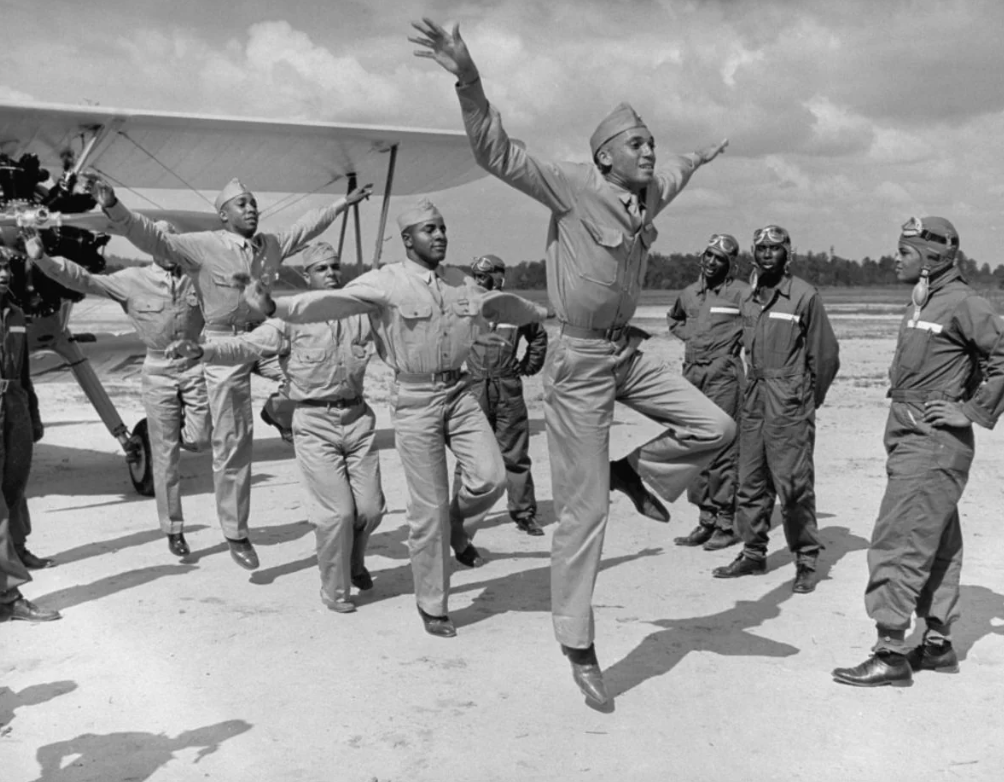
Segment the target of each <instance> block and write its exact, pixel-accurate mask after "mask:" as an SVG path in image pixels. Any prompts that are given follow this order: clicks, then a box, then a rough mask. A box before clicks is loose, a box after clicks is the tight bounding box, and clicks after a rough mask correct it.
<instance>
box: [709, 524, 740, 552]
mask: <svg viewBox="0 0 1004 782" xmlns="http://www.w3.org/2000/svg"><path fill="white" fill-rule="evenodd" d="M739 542H740V537H739V536H738V535H737V534H736V533H735V532H733V531H732V530H725V529H716V530H715V532H714V534H713V535H712V536H711V540H709V541H708V542H707V543H705V544H704V550H705V551H719V550H721V549H723V548H728V547H729V546H734V545H736V543H739Z"/></svg>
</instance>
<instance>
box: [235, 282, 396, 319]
mask: <svg viewBox="0 0 1004 782" xmlns="http://www.w3.org/2000/svg"><path fill="white" fill-rule="evenodd" d="M234 279H235V281H237V282H238V283H240V284H241V285H243V286H244V301H245V303H246V304H247V305H248V306H249V307H250V308H251V309H253V310H255V311H256V312H261V313H262V314H264V315H265V316H266V317H270V318H279V319H280V320H285V321H288V322H290V323H319V322H323V321H327V320H342V319H343V318H348V317H351V316H352V315H369V314H370V313H373V312H376V311H378V310H380V309H381V308H382V307H385V306H387V303H388V296H387V291H388V288H389V286H388V282H387V281H386V280H384V279H383V275H382V274H381V271H380V270H379V269H374V270H373V271H370V272H366V274H364V275H362V276H360V277H357V278H356V279H354V280H353V281H352V282H350V283H349V284H348V285H346V286H345V287H344V288H342V289H341V290H337V291H308V292H307V293H301V294H299V295H298V296H285V297H283V298H281V299H273V298H272V295H271V293H270V292H269V291H268V289H267V288H266V287H265V286H264V285H262V283H261V281H260V280H251V279H249V278H247V277H246V276H242V275H234Z"/></svg>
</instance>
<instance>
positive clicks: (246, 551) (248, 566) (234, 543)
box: [227, 538, 258, 570]
mask: <svg viewBox="0 0 1004 782" xmlns="http://www.w3.org/2000/svg"><path fill="white" fill-rule="evenodd" d="M227 545H228V546H230V556H231V557H233V560H234V562H236V563H237V564H238V565H240V566H241V567H242V568H244V569H245V570H256V569H257V568H258V554H257V553H256V552H255V550H254V546H252V545H251V541H250V540H248V539H247V538H241V539H240V540H231V539H230V538H227Z"/></svg>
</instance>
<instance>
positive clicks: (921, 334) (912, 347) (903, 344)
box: [896, 328, 932, 372]
mask: <svg viewBox="0 0 1004 782" xmlns="http://www.w3.org/2000/svg"><path fill="white" fill-rule="evenodd" d="M931 336H932V335H931V332H930V331H928V330H926V329H918V328H907V329H906V331H905V333H904V334H903V336H902V338H901V339H900V344H899V351H898V353H897V355H896V366H897V367H899V368H900V369H905V370H907V371H909V372H914V371H916V370H918V369H920V368H921V367H922V366H923V365H924V360H925V359H926V358H927V348H928V345H929V344H930V342H931Z"/></svg>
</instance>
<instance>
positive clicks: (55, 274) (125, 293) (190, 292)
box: [34, 255, 205, 365]
mask: <svg viewBox="0 0 1004 782" xmlns="http://www.w3.org/2000/svg"><path fill="white" fill-rule="evenodd" d="M34 263H35V264H36V265H37V266H38V268H39V269H41V270H42V271H43V272H44V273H45V274H46V275H47V276H49V277H51V278H52V279H54V280H55V281H56V282H58V283H59V284H61V285H65V286H66V287H67V288H69V289H71V290H75V291H79V292H81V293H89V294H92V295H95V296H103V297H105V298H108V299H111V300H112V301H116V302H118V303H119V304H120V305H121V306H122V309H123V310H124V311H125V313H126V315H128V316H129V320H130V321H132V324H133V327H134V328H135V329H136V334H137V336H139V338H140V341H141V342H142V343H143V344H144V345H146V348H147V350H149V351H155V352H157V353H163V351H164V348H166V347H167V346H168V345H169V344H170V343H171V342H173V341H174V340H176V339H191V340H197V339H198V338H199V334H201V333H202V326H203V324H204V322H205V321H204V320H203V317H202V310H201V308H200V307H199V299H198V296H197V295H196V293H195V285H194V284H193V283H192V280H190V279H189V278H188V277H187V276H186V275H184V274H181V273H177V274H175V273H172V272H171V271H168V270H167V269H162V268H161V267H160V266H157V264H153V263H152V264H148V265H146V266H133V267H130V268H127V269H122V270H121V271H117V272H113V273H112V274H91V273H90V272H89V271H87V269H85V268H84V267H83V266H80V265H79V264H76V263H74V262H73V261H68V260H66V259H65V258H50V257H48V256H46V255H43V256H42V257H41V258H39V259H38V260H37V261H34ZM188 364H189V365H191V364H192V362H191V361H188Z"/></svg>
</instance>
